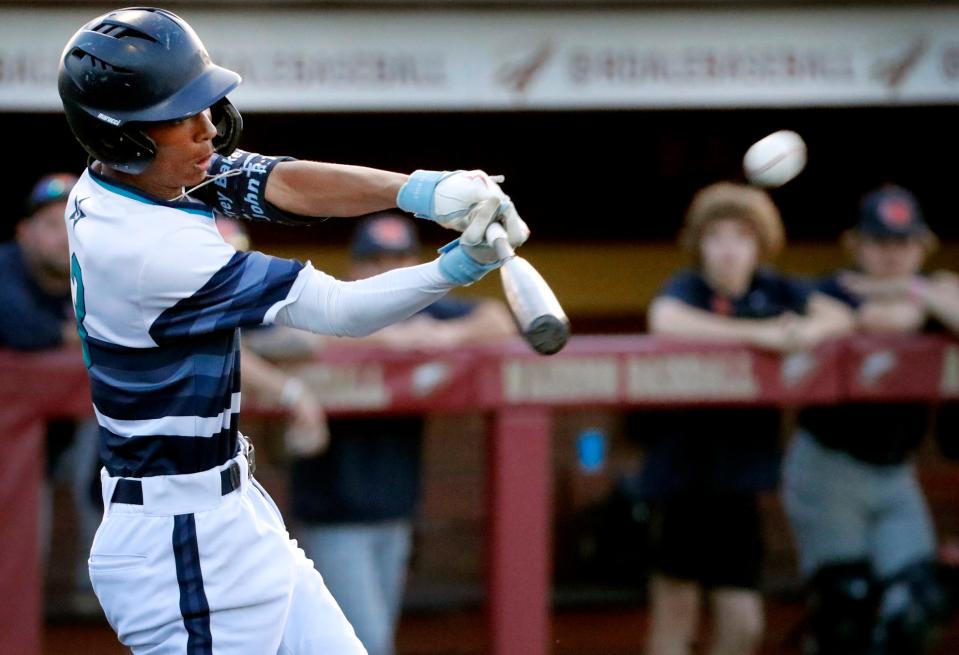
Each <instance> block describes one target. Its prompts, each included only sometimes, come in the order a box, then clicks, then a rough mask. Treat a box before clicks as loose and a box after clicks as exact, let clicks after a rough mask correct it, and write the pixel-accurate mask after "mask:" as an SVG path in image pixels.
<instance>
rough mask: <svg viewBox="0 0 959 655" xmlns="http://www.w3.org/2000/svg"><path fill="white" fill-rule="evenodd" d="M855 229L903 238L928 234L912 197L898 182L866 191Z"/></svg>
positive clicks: (864, 233)
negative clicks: (869, 191)
mask: <svg viewBox="0 0 959 655" xmlns="http://www.w3.org/2000/svg"><path fill="white" fill-rule="evenodd" d="M856 231H857V232H859V233H860V234H862V235H865V236H870V237H874V238H877V239H904V238H908V237H913V236H920V235H924V234H930V233H931V231H930V230H929V226H928V225H927V224H926V221H925V219H924V218H923V216H922V211H921V210H920V209H919V202H918V201H917V200H916V197H915V196H914V195H912V193H910V192H909V191H907V190H906V189H903V188H902V187H900V186H894V185H888V186H883V187H880V188H878V189H876V190H875V191H872V192H871V193H868V194H866V196H865V197H864V198H863V199H862V204H861V205H860V207H859V223H858V225H857V226H856Z"/></svg>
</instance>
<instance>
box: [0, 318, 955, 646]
mask: <svg viewBox="0 0 959 655" xmlns="http://www.w3.org/2000/svg"><path fill="white" fill-rule="evenodd" d="M301 374H302V375H303V376H304V377H306V379H307V381H308V383H309V384H310V385H311V386H312V387H314V388H316V389H317V391H318V393H319V394H320V397H321V398H322V400H323V402H324V405H325V407H326V408H327V410H328V412H329V413H330V414H334V415H349V414H361V415H367V414H378V415H390V414H411V413H412V414H424V413H435V412H476V411H480V412H485V413H487V414H488V416H489V419H490V420H489V423H488V426H489V427H488V457H487V460H486V461H487V485H488V486H487V499H488V500H487V503H488V512H487V521H488V531H487V539H488V544H487V546H488V547H487V558H488V577H487V588H488V615H489V641H488V643H489V652H490V653H491V654H492V655H546V653H548V652H550V643H551V640H550V634H549V631H550V628H549V619H550V607H549V596H550V593H549V592H550V588H551V580H550V571H551V566H550V559H551V552H552V551H551V529H552V527H551V526H552V523H551V509H552V500H551V494H552V491H551V489H552V475H553V471H552V468H551V461H552V459H551V432H552V421H553V413H554V410H560V409H575V408H608V409H623V410H626V409H638V408H644V407H646V408H653V407H683V406H697V405H699V406H701V405H757V406H758V405H772V406H782V407H798V406H803V405H809V404H833V403H842V402H844V401H850V400H856V401H867V402H906V401H922V402H929V403H935V402H939V401H942V400H956V399H959V341H955V340H952V339H949V338H946V337H939V336H923V337H910V338H878V337H855V338H852V339H848V340H843V341H837V342H833V343H828V344H825V345H823V346H822V347H820V348H818V349H817V350H815V351H813V352H809V353H796V354H792V355H777V354H773V353H766V352H760V351H756V350H752V349H748V348H743V347H739V346H730V345H719V344H707V343H698V342H695V343H694V342H680V341H671V340H664V339H658V338H653V337H647V336H624V337H579V338H575V339H573V340H572V341H571V342H570V344H569V345H568V346H567V348H566V349H565V350H564V351H563V352H562V353H561V354H559V355H556V356H553V357H541V356H538V355H535V354H533V353H530V352H529V351H528V350H527V349H526V347H525V345H524V344H522V343H521V342H519V341H517V342H511V343H507V344H503V345H499V346H496V347H490V348H476V349H470V350H465V351H456V352H436V353H422V352H421V353H401V352H394V351H384V350H376V349H370V350H367V349H358V348H356V347H351V348H348V349H329V350H326V351H324V353H323V354H322V357H321V358H320V359H318V360H317V361H315V362H312V363H311V364H310V365H309V366H308V367H306V368H304V369H303V370H302V371H301ZM245 411H247V412H250V413H252V414H256V413H257V408H256V407H250V408H248V409H247V410H245ZM91 413H92V409H91V404H90V398H89V390H88V386H87V379H86V372H85V369H84V367H83V363H82V362H81V360H80V357H79V353H78V351H76V350H63V351H56V352H45V353H39V354H22V353H13V352H9V351H0V434H2V435H3V450H2V452H3V457H2V458H0V525H2V526H3V532H4V536H5V538H4V540H3V546H2V553H0V555H2V556H0V635H2V637H0V642H2V645H3V648H2V649H0V650H2V651H3V652H7V653H18V654H22V655H39V653H40V652H41V628H42V598H41V594H42V572H41V562H40V547H39V529H38V507H39V489H40V480H41V475H42V473H43V470H42V461H43V435H44V426H45V424H46V422H47V421H48V420H49V419H51V418H63V417H85V416H89V415H90V414H91Z"/></svg>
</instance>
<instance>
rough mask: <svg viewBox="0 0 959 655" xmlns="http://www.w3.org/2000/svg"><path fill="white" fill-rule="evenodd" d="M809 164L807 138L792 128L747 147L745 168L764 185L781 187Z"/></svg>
mask: <svg viewBox="0 0 959 655" xmlns="http://www.w3.org/2000/svg"><path fill="white" fill-rule="evenodd" d="M805 167H806V142H805V141H803V139H802V137H801V136H799V135H798V134H796V133H795V132H793V131H791V130H780V131H778V132H773V133H772V134H770V135H769V136H766V137H763V138H762V139H760V140H759V141H757V142H756V143H754V144H753V145H752V146H750V147H749V150H747V151H746V155H745V157H743V172H745V173H746V179H748V180H749V181H750V182H751V183H752V184H755V185H756V186H760V187H767V188H771V187H778V186H782V185H784V184H786V183H787V182H789V181H790V180H792V179H793V178H794V177H796V176H797V175H799V174H800V173H801V172H802V170H803V168H805Z"/></svg>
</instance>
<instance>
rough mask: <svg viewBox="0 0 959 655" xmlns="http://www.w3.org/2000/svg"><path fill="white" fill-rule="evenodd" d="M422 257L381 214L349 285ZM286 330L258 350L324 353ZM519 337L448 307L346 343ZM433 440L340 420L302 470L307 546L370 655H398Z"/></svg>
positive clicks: (484, 316) (367, 233)
mask: <svg viewBox="0 0 959 655" xmlns="http://www.w3.org/2000/svg"><path fill="white" fill-rule="evenodd" d="M419 250H420V244H419V241H418V238H417V235H416V229H415V227H414V225H413V223H412V221H410V220H409V219H407V218H406V217H405V216H403V215H402V214H400V213H397V212H382V213H379V214H374V215H372V216H370V217H368V218H367V219H365V220H364V221H363V222H362V223H361V224H360V225H359V226H358V227H357V228H356V231H355V233H354V235H353V239H352V243H351V245H350V256H351V261H352V264H351V272H350V275H349V277H350V278H352V279H362V278H366V277H370V276H373V275H376V274H378V273H381V272H385V271H388V270H391V269H394V268H399V267H403V266H411V265H414V264H417V263H419ZM280 330H281V328H275V329H273V330H271V331H270V333H266V334H263V335H255V339H251V340H250V342H249V343H251V344H253V345H254V347H255V348H257V349H259V350H260V352H263V353H270V355H271V356H272V357H287V358H289V357H290V356H291V355H296V354H299V355H300V356H302V355H304V354H309V355H311V356H312V353H313V351H314V350H315V349H316V348H317V347H320V346H319V344H318V342H317V341H314V342H313V344H311V345H307V346H306V349H307V350H306V352H304V351H303V350H302V349H303V348H304V344H305V342H304V336H305V337H306V338H307V339H309V338H311V337H312V336H313V335H304V334H302V333H298V332H297V333H292V334H291V333H290V332H289V331H288V332H287V333H286V334H283V333H282V332H280ZM513 334H515V327H514V326H513V322H512V319H511V318H510V316H509V313H508V311H507V310H506V308H505V306H504V305H502V304H501V303H499V302H496V301H482V302H471V301H465V300H457V299H454V298H450V297H446V298H443V299H441V300H439V301H437V302H436V303H434V304H433V305H431V306H429V307H427V308H426V309H424V310H423V311H422V312H420V313H419V314H417V315H415V316H413V317H411V318H410V319H408V320H406V321H403V322H401V323H397V324H395V325H391V326H389V327H386V328H383V329H382V330H380V331H379V332H376V333H375V334H373V335H371V336H370V337H367V338H364V339H362V340H359V341H357V340H356V339H350V340H343V341H342V342H340V341H337V342H336V343H342V345H343V346H349V347H356V345H357V344H367V345H379V346H386V347H389V348H396V349H403V350H412V349H429V350H435V349H443V348H457V347H461V346H466V345H469V344H488V343H489V342H490V340H491V339H492V340H495V339H496V338H502V337H508V336H511V335H513ZM321 339H322V338H321ZM323 343H327V344H328V343H333V341H331V340H330V339H328V338H327V339H325V340H324V341H323ZM245 365H246V362H244V366H245ZM423 430H424V419H423V418H422V417H418V416H417V417H391V418H349V419H345V418H344V419H332V420H330V435H331V439H330V445H329V449H328V450H327V451H326V452H325V453H323V454H322V455H319V456H316V457H311V458H303V459H300V460H298V461H296V462H294V465H293V471H292V479H291V485H292V489H291V496H292V503H293V514H294V516H295V517H296V519H297V522H298V530H297V536H298V538H299V540H300V544H301V545H302V547H303V549H304V550H305V551H306V554H307V556H309V557H310V558H311V559H312V560H313V562H314V563H315V565H316V568H317V570H319V572H320V573H321V574H322V575H323V579H324V580H325V582H326V586H327V587H328V588H329V590H330V592H331V593H332V594H333V597H334V598H335V599H336V600H337V602H338V603H339V605H340V607H341V608H342V609H343V613H344V614H345V615H346V618H347V619H348V620H349V621H350V624H351V625H352V626H353V628H354V629H355V630H356V634H357V636H358V637H359V638H360V641H361V642H362V643H363V645H364V646H365V647H366V649H367V651H368V652H369V653H370V655H389V654H391V653H393V652H394V637H395V632H396V625H397V622H398V619H399V614H400V607H401V603H402V596H403V589H404V584H405V579H406V571H407V565H408V561H409V557H410V549H411V542H412V519H413V515H414V513H415V511H416V507H417V504H418V501H419V493H420V451H421V442H422V435H423Z"/></svg>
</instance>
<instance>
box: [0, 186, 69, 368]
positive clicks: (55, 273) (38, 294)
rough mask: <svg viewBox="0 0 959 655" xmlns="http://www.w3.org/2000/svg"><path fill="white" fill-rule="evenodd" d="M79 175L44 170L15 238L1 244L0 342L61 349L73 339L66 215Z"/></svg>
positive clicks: (7, 345)
mask: <svg viewBox="0 0 959 655" xmlns="http://www.w3.org/2000/svg"><path fill="white" fill-rule="evenodd" d="M76 181H77V178H76V177H74V176H72V175H68V174H66V173H60V174H54V175H47V176H46V177H43V178H41V179H40V180H39V181H37V183H36V184H35V185H34V187H33V190H32V191H31V192H30V195H29V197H28V198H27V201H26V204H25V207H24V209H25V213H24V215H23V217H22V218H21V219H20V220H19V221H18V222H17V226H16V235H15V238H14V240H13V241H11V242H9V243H5V244H2V245H0V275H2V279H3V284H0V347H2V348H13V349H16V350H45V349H50V348H59V347H60V346H62V345H64V344H65V343H77V342H79V337H78V336H77V325H76V321H75V319H74V318H73V309H72V305H71V300H70V250H69V247H68V245H67V231H66V228H65V227H64V214H65V213H66V207H67V196H68V195H69V194H70V190H71V189H72V188H73V185H74V184H75V183H76Z"/></svg>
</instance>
